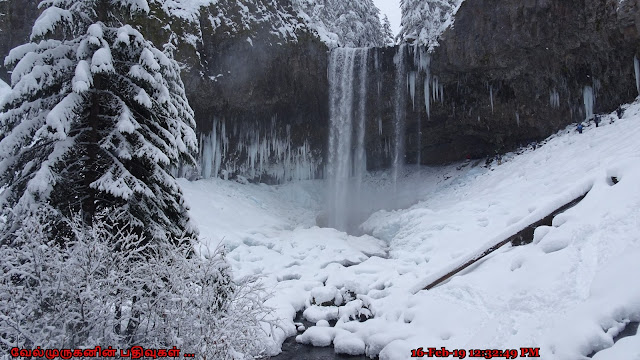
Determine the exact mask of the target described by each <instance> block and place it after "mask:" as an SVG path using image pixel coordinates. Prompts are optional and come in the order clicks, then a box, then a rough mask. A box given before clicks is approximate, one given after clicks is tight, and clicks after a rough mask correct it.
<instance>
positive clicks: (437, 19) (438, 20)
mask: <svg viewBox="0 0 640 360" xmlns="http://www.w3.org/2000/svg"><path fill="white" fill-rule="evenodd" d="M463 1H464V0H401V1H400V8H401V9H402V28H401V30H400V34H399V38H400V39H401V40H402V41H405V42H411V43H413V42H418V43H419V44H420V45H427V46H435V45H437V43H438V37H439V36H440V34H442V32H444V30H445V29H446V28H447V27H449V25H450V24H451V21H452V19H453V15H454V14H455V12H456V11H457V10H458V8H459V7H460V4H462V2H463Z"/></svg>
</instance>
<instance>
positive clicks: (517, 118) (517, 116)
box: [516, 111, 520, 127]
mask: <svg viewBox="0 0 640 360" xmlns="http://www.w3.org/2000/svg"><path fill="white" fill-rule="evenodd" d="M516 123H517V124H518V127H520V114H519V113H518V112H517V111H516Z"/></svg>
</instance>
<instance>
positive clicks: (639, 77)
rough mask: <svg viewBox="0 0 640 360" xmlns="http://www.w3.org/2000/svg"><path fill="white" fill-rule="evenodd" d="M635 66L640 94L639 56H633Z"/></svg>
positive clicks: (639, 93)
mask: <svg viewBox="0 0 640 360" xmlns="http://www.w3.org/2000/svg"><path fill="white" fill-rule="evenodd" d="M633 67H634V69H635V70H636V88H637V89H638V95H640V59H638V57H637V56H634V57H633Z"/></svg>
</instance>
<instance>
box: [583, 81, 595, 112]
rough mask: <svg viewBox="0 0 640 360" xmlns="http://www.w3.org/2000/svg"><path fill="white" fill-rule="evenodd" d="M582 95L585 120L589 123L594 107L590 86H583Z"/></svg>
mask: <svg viewBox="0 0 640 360" xmlns="http://www.w3.org/2000/svg"><path fill="white" fill-rule="evenodd" d="M583 95H584V111H585V120H586V121H589V120H591V119H592V118H593V106H594V105H595V98H594V94H593V88H592V87H591V86H585V87H584V91H583Z"/></svg>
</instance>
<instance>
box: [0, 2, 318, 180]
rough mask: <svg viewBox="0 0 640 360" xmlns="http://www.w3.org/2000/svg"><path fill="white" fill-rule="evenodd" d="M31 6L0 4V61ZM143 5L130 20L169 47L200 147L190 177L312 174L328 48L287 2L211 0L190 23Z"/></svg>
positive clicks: (22, 38)
mask: <svg viewBox="0 0 640 360" xmlns="http://www.w3.org/2000/svg"><path fill="white" fill-rule="evenodd" d="M38 3H39V0H8V1H5V2H0V14H2V15H0V56H1V57H2V58H4V56H6V55H7V54H8V53H9V51H10V50H11V49H12V48H13V47H15V46H18V45H21V44H23V43H25V42H27V41H28V38H29V34H30V32H31V27H32V26H33V23H34V21H35V20H36V18H37V17H38V14H39V11H38V9H37V4H38ZM152 5H153V6H152V14H151V15H152V16H149V17H148V19H140V20H139V21H142V23H140V24H137V25H139V26H140V27H142V28H143V30H144V33H145V36H146V37H147V38H148V39H150V40H151V41H153V42H154V43H155V44H156V46H158V47H162V46H163V45H164V44H167V43H173V44H174V46H175V47H176V50H177V51H176V53H175V56H176V59H177V60H178V61H179V62H181V63H182V64H183V65H184V69H183V73H182V78H183V81H184V83H185V87H186V92H187V97H188V98H189V101H190V104H191V106H192V108H193V109H194V112H195V115H196V123H197V129H196V130H197V133H198V136H199V140H200V147H201V149H200V164H199V165H200V169H198V173H199V174H204V176H205V177H209V176H214V177H215V176H224V177H233V176H236V175H240V176H244V177H247V178H249V179H250V180H256V181H262V182H267V183H276V182H282V181H287V180H294V179H311V178H316V177H319V176H321V175H322V166H321V164H322V153H323V152H324V151H326V149H325V148H326V139H327V137H328V107H329V105H328V90H329V84H328V80H327V75H326V71H327V67H328V63H327V62H328V56H327V52H328V48H327V47H326V45H325V44H324V43H322V42H321V41H320V40H319V39H318V38H317V37H316V36H315V35H314V34H313V33H312V32H311V31H310V30H309V29H308V28H307V27H306V25H305V24H304V23H302V22H301V21H300V20H299V19H297V17H296V14H295V12H294V10H293V8H292V7H291V4H290V1H278V2H272V1H262V0H241V1H237V0H220V1H218V2H216V3H214V4H211V5H209V6H206V7H201V8H200V11H199V16H197V15H196V18H195V19H190V18H189V16H186V17H185V16H183V17H178V16H176V17H169V18H166V14H164V13H162V12H160V11H155V10H157V9H155V10H154V6H158V4H156V3H154V4H152ZM134 25H135V24H134ZM165 25H166V26H165ZM172 32H173V34H172ZM6 70H7V69H5V68H4V67H2V66H0V78H2V79H3V80H5V81H7V82H9V80H10V76H9V74H7V71H6ZM191 175H193V176H198V174H196V173H192V174H191Z"/></svg>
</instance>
